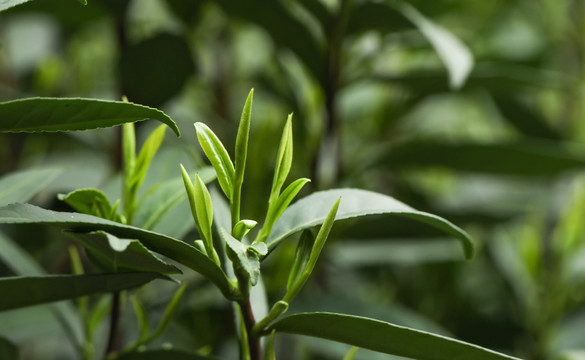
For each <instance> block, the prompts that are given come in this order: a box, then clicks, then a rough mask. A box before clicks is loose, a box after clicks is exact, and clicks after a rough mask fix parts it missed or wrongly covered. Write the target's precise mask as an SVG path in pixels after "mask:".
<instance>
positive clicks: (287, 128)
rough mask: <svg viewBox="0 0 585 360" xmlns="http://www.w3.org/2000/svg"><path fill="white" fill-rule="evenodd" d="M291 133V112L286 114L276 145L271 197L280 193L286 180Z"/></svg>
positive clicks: (291, 143) (288, 167) (291, 155)
mask: <svg viewBox="0 0 585 360" xmlns="http://www.w3.org/2000/svg"><path fill="white" fill-rule="evenodd" d="M292 136H293V134H292V114H289V115H288V118H287V120H286V123H285V125H284V129H283V131H282V137H281V139H280V145H279V146H278V154H277V156H276V166H275V168H274V169H275V170H274V179H273V180H272V190H271V191H270V196H271V197H273V196H274V197H276V196H278V195H279V194H280V188H281V187H282V185H283V184H284V182H285V181H286V178H287V176H288V173H289V171H290V168H291V166H292V159H293V137H292Z"/></svg>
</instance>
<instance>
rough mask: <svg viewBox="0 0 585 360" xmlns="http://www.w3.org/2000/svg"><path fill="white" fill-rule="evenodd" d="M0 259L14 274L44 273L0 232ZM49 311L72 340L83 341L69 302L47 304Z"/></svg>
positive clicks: (78, 342)
mask: <svg viewBox="0 0 585 360" xmlns="http://www.w3.org/2000/svg"><path fill="white" fill-rule="evenodd" d="M0 249H2V251H0V261H2V262H3V263H4V264H5V265H6V266H7V267H8V268H9V269H10V270H12V272H13V273H14V274H17V275H25V276H41V275H45V274H46V272H45V270H44V269H43V268H42V267H41V266H39V264H38V263H37V262H35V260H34V259H33V258H32V257H31V256H30V255H29V254H28V253H27V252H25V251H24V250H23V249H21V248H20V247H18V246H17V245H16V244H15V243H14V242H13V241H12V240H11V239H10V238H8V237H6V236H5V235H4V234H2V233H1V232H0ZM49 306H50V309H51V313H52V315H53V316H55V318H56V319H57V321H59V323H60V324H61V326H62V327H63V329H64V331H65V333H66V334H67V335H68V336H69V337H71V339H72V342H73V343H75V344H76V345H77V346H80V345H81V344H82V342H83V327H82V323H81V319H80V317H79V314H78V312H77V311H76V310H75V308H74V307H73V306H72V305H71V304H66V303H60V304H51V305H49Z"/></svg>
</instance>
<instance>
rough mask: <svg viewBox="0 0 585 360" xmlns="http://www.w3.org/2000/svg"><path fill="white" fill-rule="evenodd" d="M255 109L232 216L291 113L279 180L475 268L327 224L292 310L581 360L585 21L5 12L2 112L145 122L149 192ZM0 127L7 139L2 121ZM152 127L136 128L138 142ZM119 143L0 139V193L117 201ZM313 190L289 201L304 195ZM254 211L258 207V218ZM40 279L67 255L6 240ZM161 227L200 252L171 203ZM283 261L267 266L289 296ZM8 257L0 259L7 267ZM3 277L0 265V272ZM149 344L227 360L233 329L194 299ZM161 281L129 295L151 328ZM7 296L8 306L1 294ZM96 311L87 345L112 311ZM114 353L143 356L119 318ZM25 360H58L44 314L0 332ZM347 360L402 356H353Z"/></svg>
mask: <svg viewBox="0 0 585 360" xmlns="http://www.w3.org/2000/svg"><path fill="white" fill-rule="evenodd" d="M250 88H254V89H255V98H254V109H253V118H252V119H253V120H252V130H251V143H250V150H249V153H248V159H249V161H248V167H247V173H246V180H245V183H244V194H243V206H244V208H243V217H245V218H257V217H259V216H261V215H262V214H263V213H264V212H265V211H266V209H265V207H266V205H265V204H266V200H265V199H266V198H267V196H268V195H269V191H270V183H271V179H272V175H273V163H274V158H275V156H276V148H277V146H278V141H279V139H280V132H281V129H282V126H283V125H284V122H285V120H286V117H287V114H288V113H291V112H292V113H294V125H293V126H294V156H295V161H294V165H293V169H292V176H291V178H297V177H301V176H302V177H309V178H311V179H312V183H311V184H310V185H311V189H310V190H321V189H327V188H331V187H358V188H363V189H368V190H373V191H378V192H382V193H384V194H387V195H390V196H393V197H395V198H396V199H398V200H401V201H403V202H405V203H407V204H409V205H411V206H413V207H415V208H417V209H419V210H423V211H428V212H431V213H435V214H438V215H440V216H443V217H445V218H447V219H449V220H450V221H452V222H453V223H455V224H457V225H459V226H461V227H462V228H463V229H465V230H466V231H468V232H469V233H470V234H471V235H472V236H473V237H474V239H475V240H476V241H477V244H478V253H477V256H476V257H475V258H474V259H473V260H471V261H467V262H466V261H464V260H463V255H462V252H461V250H460V248H459V247H458V245H457V244H456V243H455V242H454V241H453V240H452V239H445V238H441V237H439V236H437V234H435V233H433V232H430V231H429V230H428V229H427V228H423V227H421V226H420V225H417V224H415V223H410V222H407V221H406V220H404V219H401V218H389V217H384V218H370V219H368V220H360V221H355V222H345V223H340V224H339V225H336V226H335V227H334V230H335V234H334V236H333V238H332V239H331V241H330V242H329V243H328V245H327V246H326V248H325V251H324V252H323V257H322V259H321V260H320V262H319V268H318V270H317V273H316V274H315V276H313V278H312V280H311V281H310V283H309V284H308V286H307V287H305V289H304V290H303V291H302V293H301V294H300V295H299V298H298V299H297V300H295V302H294V303H293V304H292V307H293V308H292V309H291V311H303V310H331V311H339V312H345V313H351V314H356V315H365V316H371V317H375V318H379V319H382V320H386V321H390V322H394V323H398V324H404V325H407V326H411V327H415V328H419V329H422V330H428V331H432V332H437V333H441V334H445V335H449V336H455V337H457V338H460V339H462V340H465V341H469V342H473V343H476V344H478V345H481V346H485V347H489V348H492V349H494V350H498V351H503V352H506V353H509V354H512V355H515V356H519V357H522V358H525V359H534V360H553V359H554V360H559V359H565V360H569V359H570V360H573V359H585V337H584V336H583V329H584V328H585V241H584V240H585V238H584V237H585V221H584V220H585V177H584V175H583V173H582V171H583V170H582V169H583V168H584V167H585V146H584V144H583V142H584V141H585V121H584V120H585V1H582V0H515V1H505V0H494V1H454V0H435V1H423V0H412V1H404V2H402V1H391V0H381V1H373V0H297V1H294V0H272V1H257V0H215V1H211V0H206V1H204V0H193V1H187V0H140V1H138V0H134V1H129V0H89V3H88V5H87V6H82V5H80V4H79V3H78V2H76V1H73V0H58V1H56V0H52V1H51V0H35V1H32V2H28V3H26V4H23V5H20V6H17V7H14V8H11V9H9V10H6V11H3V12H1V13H0V100H1V101H8V100H12V99H17V98H23V97H31V96H52V97H91V98H100V99H113V100H119V99H121V97H122V96H123V95H126V96H127V97H128V98H129V99H130V100H131V101H133V102H136V103H140V104H144V105H149V106H153V107H157V108H160V109H162V110H164V111H165V112H166V113H167V114H169V115H170V116H171V117H172V118H173V119H174V120H175V121H176V122H177V123H178V125H179V127H180V128H181V131H182V133H183V136H182V137H181V138H175V137H174V136H172V135H171V133H170V132H168V133H167V137H166V139H165V143H164V145H163V149H162V151H161V153H160V154H159V155H158V156H157V157H156V159H155V163H154V164H153V167H152V168H151V170H150V171H149V175H148V177H147V183H146V185H145V186H144V189H145V191H146V190H148V189H149V187H150V186H153V185H154V184H156V183H157V182H158V181H162V180H166V179H171V178H178V177H179V176H180V172H179V167H178V164H179V162H182V163H184V164H188V165H189V166H191V168H196V167H198V166H203V165H204V161H203V158H202V156H201V151H200V148H199V146H198V145H197V143H196V139H195V131H194V128H193V125H192V124H193V123H194V122H197V121H202V122H205V123H206V124H208V125H209V126H210V127H211V128H212V129H213V130H214V131H215V132H216V133H217V134H218V136H219V137H220V138H221V139H222V141H223V142H224V144H226V148H227V149H232V148H233V143H234V141H235V134H236V130H237V122H238V120H239V115H240V112H241V108H242V106H243V103H244V101H245V97H246V95H247V93H248V91H249V90H250ZM0 121H1V119H0ZM155 125H156V124H153V123H149V122H148V121H147V122H144V123H140V124H138V127H137V133H138V136H139V137H141V138H142V139H144V137H145V136H146V135H147V134H148V133H149V132H150V130H152V129H153V128H154V126H155ZM120 153H121V151H120V131H119V129H116V128H113V129H104V130H99V131H88V132H74V133H59V134H0V175H5V174H8V173H11V172H13V171H20V170H24V169H32V168H50V167H59V168H61V169H62V170H63V172H62V174H61V175H60V176H59V177H58V178H56V179H54V180H53V181H51V182H50V184H49V185H48V186H47V187H46V188H45V190H44V191H43V192H41V193H40V194H39V195H38V196H36V197H35V198H34V199H33V201H32V202H33V203H35V204H38V205H41V206H43V207H46V208H52V209H56V210H69V209H68V208H67V206H66V205H65V204H63V203H61V202H59V201H58V200H57V197H56V194H58V193H66V192H68V191H71V190H74V189H78V188H87V187H97V188H101V189H104V191H106V192H107V193H108V194H109V195H110V198H113V199H116V198H119V197H120V191H121V189H120V186H119V179H120V169H121V155H120ZM308 192H309V189H306V191H305V193H304V194H307V193H308ZM259 199H261V200H259ZM0 230H1V231H2V233H0V240H2V242H1V243H0V252H2V249H3V247H4V249H7V247H8V246H11V247H13V246H18V247H19V249H20V250H21V251H22V252H23V253H24V254H26V255H27V256H30V257H32V258H33V259H34V260H35V261H36V262H37V263H38V264H39V265H40V266H41V267H42V269H44V271H47V272H50V273H68V272H70V271H71V266H70V261H69V253H68V251H67V249H68V246H69V245H70V242H69V241H68V240H67V239H66V238H64V237H63V236H62V235H61V234H60V233H59V232H58V231H55V230H54V229H48V228H46V227H42V226H34V227H32V226H30V227H26V228H22V227H18V228H16V227H2V228H1V229H0ZM157 230H158V231H160V232H164V233H167V234H170V235H173V236H176V237H181V238H184V239H192V238H194V236H195V235H194V230H193V225H192V220H191V214H190V213H189V210H188V206H187V204H186V203H183V204H181V205H180V206H179V207H177V208H176V209H175V211H173V213H172V214H170V215H169V216H167V217H166V218H165V219H163V221H161V223H160V224H159V225H158V227H157ZM294 249H295V242H294V241H292V240H291V241H288V242H285V243H283V245H282V246H281V247H280V248H279V249H278V251H276V252H275V253H273V254H272V255H271V256H270V257H269V258H268V259H267V260H266V261H265V262H264V263H263V273H264V283H265V286H266V289H267V292H268V297H269V299H270V300H271V301H274V300H278V299H279V296H282V292H283V284H284V283H285V282H286V278H287V276H288V270H289V269H288V266H289V265H288V264H290V260H291V258H292V256H294ZM5 253H6V252H5ZM15 273H18V271H16V270H15V269H14V268H13V267H11V266H10V265H9V264H8V262H7V261H6V259H4V261H2V255H0V275H2V276H6V275H13V274H15ZM189 281H191V282H192V283H193V284H194V285H193V286H191V287H190V289H189V292H188V294H187V296H186V297H185V298H184V300H183V301H182V303H181V307H180V313H179V316H177V319H176V320H175V321H174V322H173V324H172V325H171V326H170V328H169V330H168V331H167V332H166V333H165V335H164V336H163V337H162V338H161V339H160V340H159V341H158V342H157V344H158V345H160V344H163V343H169V344H172V345H173V346H178V347H183V348H188V349H192V350H198V351H201V352H202V353H212V354H217V355H223V356H226V358H235V357H236V355H235V353H236V351H237V343H236V341H235V338H234V334H235V330H234V325H233V320H232V309H231V307H230V305H229V304H228V303H227V302H226V301H224V300H223V299H222V297H221V294H220V293H219V292H218V291H217V290H215V289H214V288H213V287H212V286H211V285H210V284H209V283H207V282H206V281H204V279H202V278H199V277H198V276H196V275H191V278H190V279H189ZM172 286H173V285H172V284H166V283H162V282H155V283H152V284H149V285H147V286H145V287H143V288H142V289H140V290H138V291H137V292H136V293H137V295H138V296H139V297H140V298H141V299H142V301H143V302H144V306H145V309H146V310H147V312H148V314H149V316H150V317H151V318H152V319H154V320H153V322H156V319H157V318H160V316H161V315H162V312H163V310H164V306H165V304H166V302H167V301H168V300H169V299H170V296H171V294H172V291H169V289H170V288H171V287H172ZM0 296H10V294H0ZM92 302H93V304H94V306H95V308H96V309H102V310H101V313H100V312H99V311H97V312H96V315H95V322H96V324H101V325H96V329H97V330H96V334H95V347H96V354H98V356H99V354H100V350H99V349H102V348H103V347H104V344H103V343H104V342H105V332H106V328H107V326H106V325H107V311H108V302H107V298H95V299H93V300H92ZM122 320H123V321H122V331H121V334H122V335H121V341H122V342H129V341H131V340H133V339H134V337H135V336H136V331H137V330H136V329H137V325H136V320H135V316H134V314H133V311H132V307H131V305H130V304H129V303H128V302H127V303H125V307H124V308H123V312H122ZM0 334H1V335H2V336H3V337H6V338H8V339H10V340H12V341H14V342H16V343H18V344H19V345H20V346H21V352H22V358H23V359H70V358H75V356H76V355H75V352H74V350H73V348H72V345H71V344H69V343H68V341H67V335H66V334H65V333H63V330H62V327H61V326H60V324H59V321H58V320H57V319H56V318H55V317H54V316H52V314H51V312H50V310H49V309H48V308H47V307H43V306H40V307H34V308H30V309H25V310H19V311H13V312H9V313H2V314H0ZM277 346H278V347H279V349H280V350H279V352H280V357H279V359H280V358H282V359H341V358H342V357H343V355H344V354H345V353H346V352H347V351H348V350H349V346H346V345H340V344H336V343H332V342H328V341H321V340H314V339H309V338H303V337H287V336H282V337H280V336H279V337H277ZM356 359H397V358H396V357H391V356H387V355H378V354H374V353H371V352H367V351H364V350H360V351H358V353H357V354H356Z"/></svg>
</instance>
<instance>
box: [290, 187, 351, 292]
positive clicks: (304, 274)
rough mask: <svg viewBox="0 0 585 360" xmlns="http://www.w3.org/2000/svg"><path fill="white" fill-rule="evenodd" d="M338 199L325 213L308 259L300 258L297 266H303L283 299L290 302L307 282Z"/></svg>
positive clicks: (331, 224)
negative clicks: (325, 215)
mask: <svg viewBox="0 0 585 360" xmlns="http://www.w3.org/2000/svg"><path fill="white" fill-rule="evenodd" d="M340 201H341V198H338V199H337V201H336V202H335V204H333V207H331V210H329V213H328V214H327V217H326V218H325V221H324V222H323V225H322V226H321V228H320V229H319V233H317V237H316V238H315V241H314V242H313V246H312V248H311V254H310V255H309V259H308V260H307V261H306V262H305V261H304V259H300V260H301V261H300V264H299V266H300V265H304V266H303V267H302V268H301V267H299V268H297V274H295V275H293V282H292V284H291V285H292V286H291V287H288V286H287V291H286V295H285V296H284V297H283V298H282V300H283V301H285V302H287V303H290V302H291V300H292V299H293V298H294V297H295V296H296V295H297V294H298V292H299V291H300V290H301V288H302V287H303V285H305V282H307V279H308V278H309V276H310V275H311V273H312V272H313V269H314V268H315V265H316V264H317V259H318V258H319V255H320V254H321V250H323V246H325V241H327V238H328V237H329V233H330V232H331V228H332V227H333V222H335V215H336V214H337V211H338V209H339V202H340ZM301 255H302V254H301ZM295 260H296V259H295ZM294 265H296V264H293V269H292V270H294ZM289 280H290V277H289Z"/></svg>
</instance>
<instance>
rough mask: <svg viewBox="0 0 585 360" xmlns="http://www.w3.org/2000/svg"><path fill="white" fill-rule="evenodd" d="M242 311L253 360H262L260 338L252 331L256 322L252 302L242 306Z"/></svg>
mask: <svg viewBox="0 0 585 360" xmlns="http://www.w3.org/2000/svg"><path fill="white" fill-rule="evenodd" d="M240 307H241V309H242V317H243V319H242V320H243V321H244V325H245V327H246V333H247V334H248V348H249V349H250V359H251V360H262V351H261V348H260V338H258V337H256V336H255V335H254V332H253V331H252V329H253V327H254V325H255V324H256V320H255V319H254V313H253V312H252V304H251V303H250V300H248V301H246V303H245V304H243V305H242V304H241V305H240Z"/></svg>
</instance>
